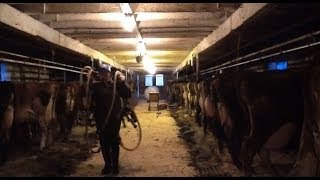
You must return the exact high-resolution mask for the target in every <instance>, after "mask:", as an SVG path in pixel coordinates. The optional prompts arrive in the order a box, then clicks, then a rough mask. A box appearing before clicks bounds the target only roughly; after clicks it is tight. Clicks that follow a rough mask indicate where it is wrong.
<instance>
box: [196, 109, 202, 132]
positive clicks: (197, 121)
mask: <svg viewBox="0 0 320 180" xmlns="http://www.w3.org/2000/svg"><path fill="white" fill-rule="evenodd" d="M195 119H196V123H197V124H198V126H200V127H201V126H202V124H201V109H200V106H199V105H197V106H196V114H195Z"/></svg>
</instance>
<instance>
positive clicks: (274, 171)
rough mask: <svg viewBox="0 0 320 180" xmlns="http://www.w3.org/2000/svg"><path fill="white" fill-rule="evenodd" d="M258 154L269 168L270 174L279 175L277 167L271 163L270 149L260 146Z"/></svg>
mask: <svg viewBox="0 0 320 180" xmlns="http://www.w3.org/2000/svg"><path fill="white" fill-rule="evenodd" d="M258 155H259V156H260V158H261V160H262V161H263V162H264V163H265V164H266V165H267V166H268V167H269V168H270V169H271V171H272V175H273V176H279V173H278V171H277V169H276V168H275V167H274V166H273V164H272V161H271V157H270V151H269V150H267V149H265V148H262V149H261V150H260V152H259V153H258Z"/></svg>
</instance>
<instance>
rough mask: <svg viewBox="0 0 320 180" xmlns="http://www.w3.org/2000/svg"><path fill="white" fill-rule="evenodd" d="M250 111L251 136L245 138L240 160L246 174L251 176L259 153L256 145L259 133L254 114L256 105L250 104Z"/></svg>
mask: <svg viewBox="0 0 320 180" xmlns="http://www.w3.org/2000/svg"><path fill="white" fill-rule="evenodd" d="M247 107H248V113H249V119H250V133H249V136H248V137H247V138H246V139H245V140H244V142H243V144H242V147H241V152H240V162H241V164H242V166H243V169H244V171H245V173H246V175H248V176H250V175H251V174H252V173H253V168H252V167H251V164H252V161H253V158H254V155H255V154H256V153H257V149H256V148H255V147H254V146H255V144H256V142H257V141H256V139H257V137H256V136H257V133H256V123H255V118H254V117H253V114H254V110H255V109H254V107H253V106H250V105H248V106H247Z"/></svg>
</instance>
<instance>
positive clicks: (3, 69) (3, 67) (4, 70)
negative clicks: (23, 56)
mask: <svg viewBox="0 0 320 180" xmlns="http://www.w3.org/2000/svg"><path fill="white" fill-rule="evenodd" d="M0 69H1V72H0V73H1V79H0V80H1V81H10V74H9V73H8V71H7V66H6V64H3V63H1V64H0Z"/></svg>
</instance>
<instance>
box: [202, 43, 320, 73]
mask: <svg viewBox="0 0 320 180" xmlns="http://www.w3.org/2000/svg"><path fill="white" fill-rule="evenodd" d="M319 44H320V41H318V42H315V43H311V44H307V45H304V46H300V47H296V48H292V49H288V50H285V51H280V52H277V53H273V54H269V55H266V56H263V57H259V58H255V59H252V60H248V61H245V62H241V63H237V64H233V65H229V66H225V67H222V68H218V69H213V70H210V71H206V72H203V73H202V74H208V73H212V72H215V71H219V70H223V69H227V68H231V67H235V66H240V65H243V64H248V63H251V62H255V61H259V60H262V59H266V58H270V57H273V56H277V55H281V54H286V53H289V52H293V51H297V50H300V49H304V48H308V47H312V46H316V45H319Z"/></svg>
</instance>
